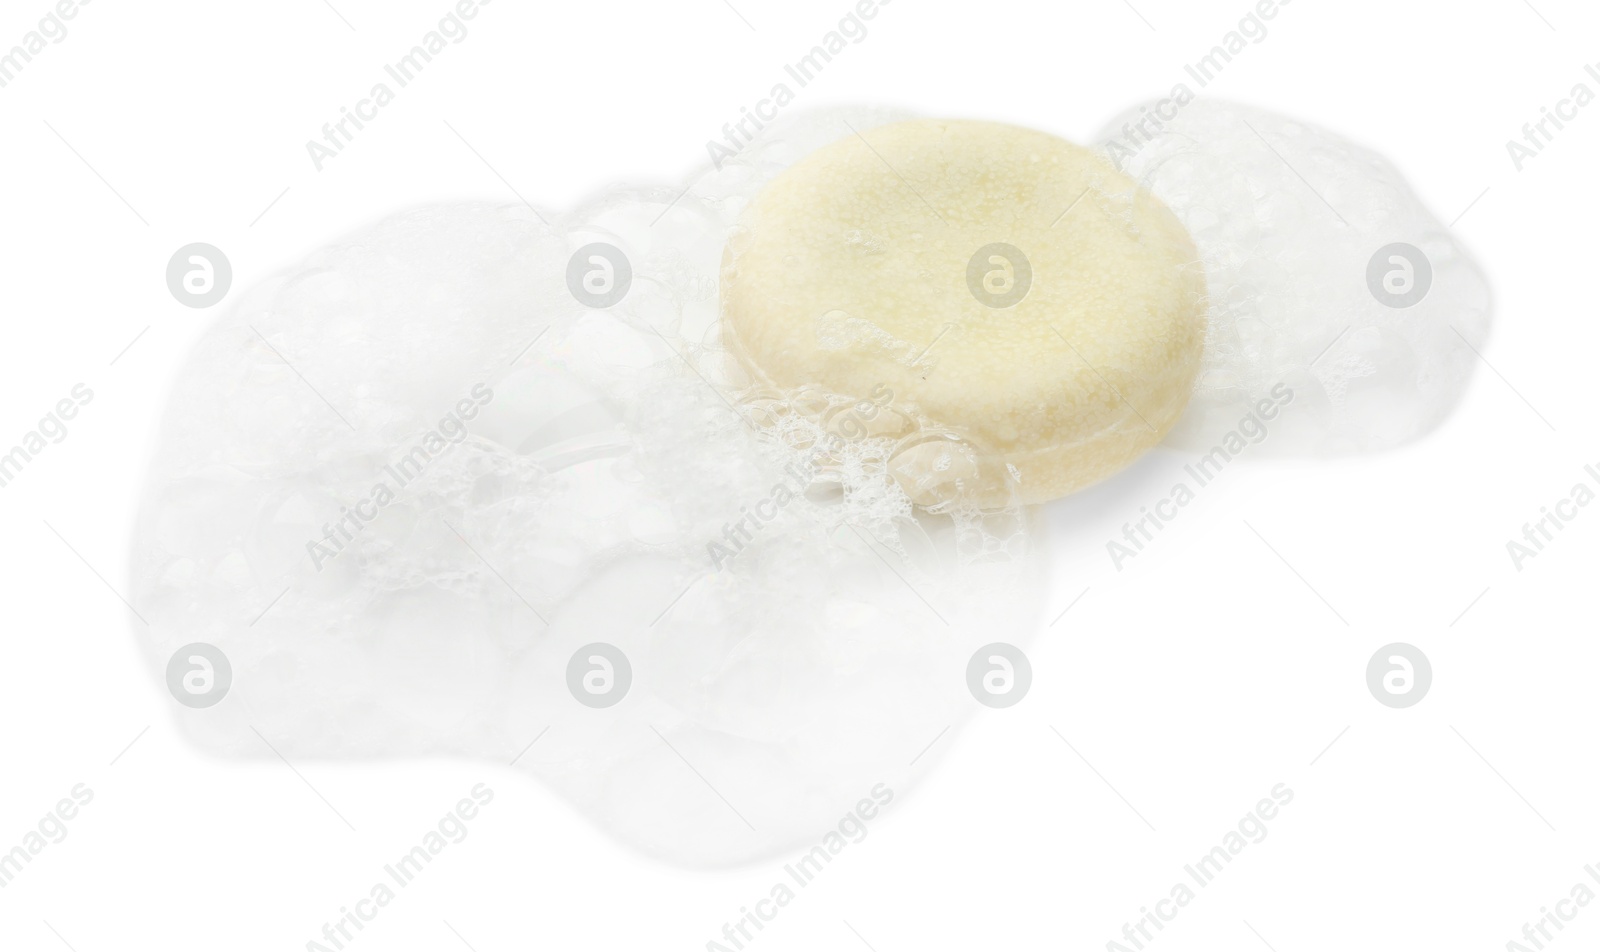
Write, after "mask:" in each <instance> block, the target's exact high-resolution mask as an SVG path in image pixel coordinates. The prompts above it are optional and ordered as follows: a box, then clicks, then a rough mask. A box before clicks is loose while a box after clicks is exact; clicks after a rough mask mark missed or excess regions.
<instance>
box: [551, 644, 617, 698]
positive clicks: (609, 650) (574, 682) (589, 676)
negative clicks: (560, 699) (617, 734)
mask: <svg viewBox="0 0 1600 952" xmlns="http://www.w3.org/2000/svg"><path fill="white" fill-rule="evenodd" d="M632 686H633V665H631V664H629V663H628V656H627V655H625V654H623V653H622V649H620V648H618V647H616V646H615V645H608V644H606V643H605V642H603V641H597V642H595V643H594V644H590V645H584V646H583V647H582V648H579V649H578V650H577V651H576V652H574V653H573V655H572V658H571V660H569V661H568V662H567V690H568V691H571V692H572V696H573V697H574V698H577V700H578V703H579V704H582V705H583V706H584V707H592V708H597V709H599V708H607V707H612V706H614V705H616V704H619V703H621V701H622V699H623V698H625V697H627V696H628V688H630V687H632Z"/></svg>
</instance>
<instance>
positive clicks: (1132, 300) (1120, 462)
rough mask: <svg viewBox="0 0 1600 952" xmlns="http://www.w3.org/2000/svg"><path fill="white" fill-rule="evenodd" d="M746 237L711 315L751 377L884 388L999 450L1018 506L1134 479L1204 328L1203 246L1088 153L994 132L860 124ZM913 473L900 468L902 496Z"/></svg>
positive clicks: (789, 179)
mask: <svg viewBox="0 0 1600 952" xmlns="http://www.w3.org/2000/svg"><path fill="white" fill-rule="evenodd" d="M741 225H742V227H741V229H740V230H739V231H738V232H736V234H735V236H734V238H733V240H732V241H731V242H730V244H729V247H728V251H727V253H726V255H725V258H724V267H723V274H722V316H723V331H724V335H725V338H726V343H727V345H728V347H729V350H730V351H731V352H732V353H733V354H734V355H735V356H737V357H738V358H739V359H740V360H741V361H742V362H743V363H744V364H745V365H746V367H747V369H749V370H750V371H751V372H752V373H754V374H755V375H756V376H757V377H759V378H761V379H763V380H764V381H765V382H766V383H768V384H770V385H771V386H773V387H775V388H779V389H789V388H796V387H803V386H816V387H820V388H823V389H825V390H828V391H831V392H835V393H841V394H846V395H852V396H861V397H867V396H869V395H871V394H873V393H874V392H883V391H889V392H893V393H894V394H896V399H897V402H898V401H905V402H906V403H907V404H908V405H913V406H915V408H916V410H917V411H918V412H920V413H922V414H923V415H925V416H926V417H928V418H929V419H932V420H936V421H938V422H939V423H941V424H943V425H945V426H948V427H951V428H953V429H956V430H959V431H961V432H962V433H964V434H965V435H966V436H968V437H969V438H971V439H972V440H974V441H975V442H977V443H978V444H980V445H982V446H984V447H986V448H987V450H988V451H990V452H993V453H995V454H997V455H998V456H999V457H1000V458H1001V459H1003V460H1004V461H1005V462H1006V464H1008V466H1009V467H1010V468H1011V469H1012V471H1013V474H1014V475H1015V476H1016V478H1017V479H1018V480H1019V481H1020V484H1021V493H1022V498H1023V501H1025V502H1044V501H1047V500H1050V499H1054V498H1057V497H1059V496H1063V495H1066V494H1067V493H1071V492H1074V491H1075V490H1078V489H1082V488H1083V487H1085V486H1088V485H1090V484H1092V483H1094V482H1097V481H1099V480H1101V479H1103V478H1105V477H1106V476H1109V475H1110V474H1112V473H1114V472H1116V471H1117V470H1119V469H1121V468H1122V467H1124V466H1126V465H1128V464H1129V463H1130V462H1132V461H1133V460H1134V459H1135V458H1137V457H1138V456H1139V455H1140V454H1142V453H1143V452H1145V451H1146V450H1148V449H1149V448H1150V447H1152V446H1154V445H1156V444H1157V443H1158V442H1160V441H1161V438H1162V436H1163V435H1164V434H1165V433H1166V432H1167V430H1168V429H1170V428H1171V427H1172V425H1173V424H1174V423H1175V422H1176V421H1177V419H1178V417H1179V416H1180V415H1181V414H1182V413H1183V410H1184V407H1185V405H1186V404H1187V402H1188V399H1189V393H1190V390H1191V387H1192V386H1193V383H1194V378H1195V375H1196V372H1197V370H1198V368H1199V364H1200V359H1201V350H1202V346H1203V341H1204V337H1205V315H1206V292H1205V279H1204V274H1203V272H1202V271H1201V269H1200V267H1199V265H1198V263H1197V256H1196V253H1195V249H1194V245H1193V243H1192V242H1191V241H1190V239H1189V235H1188V233H1187V232H1186V231H1185V230H1184V228H1183V226H1182V225H1181V224H1180V223H1179V222H1178V220H1177V218H1176V217H1174V216H1173V215H1172V214H1171V213H1170V212H1169V211H1168V210H1167V208H1166V207H1165V206H1163V205H1162V204H1161V203H1160V202H1159V201H1157V200H1156V199H1155V198H1154V197H1152V196H1151V195H1150V194H1149V193H1148V192H1147V191H1145V190H1143V189H1142V188H1140V187H1139V186H1138V185H1137V184H1136V183H1135V182H1134V181H1133V180H1132V179H1130V178H1128V177H1127V176H1125V175H1123V174H1122V173H1120V172H1118V171H1117V170H1116V169H1115V168H1114V167H1113V166H1112V165H1111V164H1110V163H1109V162H1108V161H1107V160H1106V159H1105V158H1104V157H1102V156H1100V155H1099V154H1097V153H1094V152H1091V151H1089V150H1087V149H1083V148H1080V147H1078V146H1075V145H1073V144H1071V143H1069V142H1065V141H1063V140H1061V139H1058V138H1056V137H1054V136H1050V135H1047V134H1045V133H1042V132H1037V131H1033V130H1030V129H1022V128H1017V127H1014V126H1007V125H999V124H995V123H987V122H967V121H945V120H913V121H908V122H899V123H894V124H891V125H887V126H881V127H878V128H876V129H872V130H870V131H866V132H864V133H857V132H856V131H854V130H853V129H852V130H850V131H849V132H848V133H847V134H846V135H845V136H844V137H843V138H841V139H839V140H838V141H836V142H834V143H832V144H830V145H827V146H825V147H823V148H821V149H819V150H817V151H816V152H813V153H811V154H810V155H808V156H807V157H805V158H804V159H802V160H800V161H799V162H797V163H796V164H795V165H793V166H792V167H790V168H789V169H787V170H786V171H785V172H783V173H782V174H781V175H779V176H777V177H776V178H775V179H773V180H772V182H771V183H769V184H768V185H767V187H766V188H765V189H763V190H762V191H761V192H760V193H759V194H758V195H757V196H756V198H755V200H754V201H753V202H752V203H751V205H750V207H749V208H748V209H747V211H746V214H745V216H744V219H743V221H742V222H741ZM931 459H932V462H931V463H930V464H929V465H932V466H938V465H939V459H940V458H939V457H937V456H934V457H932V458H931ZM926 475H927V474H913V473H905V472H897V473H896V477H897V478H899V479H901V481H902V483H903V484H905V485H907V486H908V491H909V492H911V494H912V495H913V498H915V497H916V493H915V491H914V488H911V487H914V486H915V485H916V484H918V483H919V482H925V481H926V480H925V479H924V478H923V477H925V476H926ZM957 478H958V479H959V476H958V477H957ZM1009 501H1011V500H1010V499H1006V500H1000V499H996V500H993V502H994V503H995V504H997V505H1000V504H1004V503H1005V502H1009Z"/></svg>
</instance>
